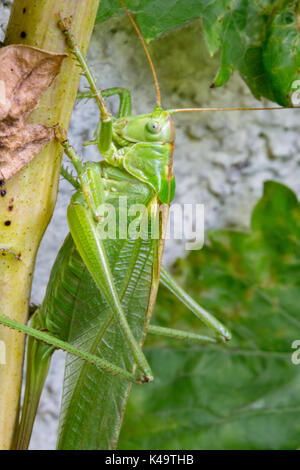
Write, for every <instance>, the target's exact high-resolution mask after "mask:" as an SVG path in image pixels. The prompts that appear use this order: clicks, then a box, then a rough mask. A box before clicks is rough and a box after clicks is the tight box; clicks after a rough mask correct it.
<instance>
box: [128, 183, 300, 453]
mask: <svg viewBox="0 0 300 470" xmlns="http://www.w3.org/2000/svg"><path fill="white" fill-rule="evenodd" d="M299 239H300V206H299V202H298V200H297V198H296V196H295V194H294V193H293V192H292V191H291V190H290V189H288V188H287V187H285V186H283V185H281V184H279V183H275V182H266V183H265V186H264V194H263V197H262V198H261V200H260V201H259V202H258V204H257V205H256V207H255V209H254V211H253V216H252V223H251V232H249V233H244V232H237V231H225V230H223V231H213V232H211V233H210V235H209V242H208V243H207V244H206V245H205V247H204V249H202V250H200V251H197V252H194V251H193V252H191V253H190V254H189V256H188V257H187V258H186V259H183V260H179V261H178V262H177V263H176V266H175V273H176V274H177V277H178V278H179V279H180V280H181V283H182V284H183V285H185V287H186V288H187V290H188V291H189V293H190V294H192V295H193V296H194V297H195V298H196V299H197V300H198V301H199V302H200V303H201V304H202V305H203V306H204V307H205V308H207V309H209V310H210V311H212V312H214V313H216V315H217V316H218V318H220V319H221V320H222V321H223V322H224V323H225V324H227V326H229V327H230V328H231V331H232V333H233V339H232V342H231V343H229V344H228V345H226V346H221V345H220V346H213V347H212V346H209V347H202V348H201V347H196V346H183V345H181V346H177V347H176V346H175V347H174V344H173V348H171V347H170V342H167V343H163V344H162V343H161V342H160V341H159V342H154V343H152V344H150V345H148V349H146V351H147V355H148V357H150V362H151V365H152V367H153V371H154V374H155V377H156V379H155V382H154V383H153V384H151V385H149V386H147V387H140V388H138V387H134V388H133V391H132V395H131V398H130V402H129V406H128V408H127V413H126V415H125V422H124V426H123V429H122V433H121V440H120V448H122V449H132V448H134V449H158V448H159V449H296V448H298V447H299V440H300V439H299V435H300V395H299V386H300V365H298V366H297V365H294V364H293V363H292V360H291V357H292V353H293V349H292V348H291V345H292V343H293V341H294V340H297V339H300V311H299V297H300V244H299ZM167 311H169V312H171V313H170V314H169V313H167ZM156 318H157V320H158V321H159V323H160V324H163V325H164V324H165V323H166V322H169V321H170V319H171V320H172V321H171V324H172V326H175V327H178V326H181V327H184V328H186V329H188V328H189V329H191V327H193V328H195V329H197V330H201V327H200V328H199V324H197V323H196V321H195V320H194V319H193V317H192V316H191V314H190V313H189V312H187V311H186V309H185V307H184V306H182V305H180V304H178V303H177V301H176V300H175V299H174V298H173V297H172V296H171V294H168V293H167V292H166V291H165V290H161V291H160V295H159V300H158V307H157V312H156Z"/></svg>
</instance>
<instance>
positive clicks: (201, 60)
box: [0, 0, 300, 449]
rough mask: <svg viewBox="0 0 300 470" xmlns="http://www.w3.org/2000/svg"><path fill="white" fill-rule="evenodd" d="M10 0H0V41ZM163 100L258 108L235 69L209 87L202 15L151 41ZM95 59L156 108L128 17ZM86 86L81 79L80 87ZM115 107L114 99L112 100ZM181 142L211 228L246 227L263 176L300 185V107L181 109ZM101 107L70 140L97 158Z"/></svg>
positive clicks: (47, 413)
mask: <svg viewBox="0 0 300 470" xmlns="http://www.w3.org/2000/svg"><path fill="white" fill-rule="evenodd" d="M11 3H12V2H11V1H3V0H0V40H1V34H2V33H3V31H4V29H5V25H6V22H7V19H8V12H9V5H10V4H11ZM150 49H151V54H152V56H153V60H154V63H155V66H156V68H157V71H158V76H159V81H160V85H161V92H162V97H163V105H164V106H165V107H168V108H171V107H172V108H173V107H195V106H201V107H215V106H224V107H225V106H226V107H230V106H255V105H256V106H257V105H260V104H261V103H260V104H259V103H257V102H256V101H255V100H254V99H253V97H252V96H251V95H250V93H249V91H248V89H247V88H246V86H245V85H244V83H243V82H242V80H241V79H240V78H239V76H238V75H237V74H235V75H234V77H233V78H232V79H231V80H230V81H229V83H228V84H227V85H226V86H225V87H224V88H221V89H210V88H209V85H210V83H212V81H213V78H214V75H215V73H216V70H217V59H211V58H210V57H208V54H207V52H206V49H205V46H204V44H203V40H202V33H201V24H200V22H195V23H193V24H191V25H189V26H188V27H186V28H184V29H183V30H181V31H177V32H174V33H172V34H169V35H167V36H166V37H164V38H162V39H160V40H159V41H155V42H153V43H152V44H151V47H150ZM89 62H90V64H91V65H92V68H93V70H94V72H95V74H96V76H97V79H98V83H99V86H100V87H101V88H107V87H111V86H117V85H121V86H124V87H127V88H129V89H130V90H132V97H133V111H134V113H145V112H148V111H151V110H152V109H153V106H154V104H155V93H154V87H153V81H152V76H151V73H150V70H149V67H148V64H147V61H146V59H145V56H144V53H143V50H142V48H141V46H140V44H139V41H138V39H137V37H136V35H135V34H134V33H133V32H132V28H131V26H130V24H129V23H128V20H127V19H126V18H123V19H122V20H113V21H110V22H108V23H105V24H103V25H101V26H97V27H96V28H95V32H94V35H93V38H92V42H91V45H90V50H89ZM84 86H85V84H84V83H82V89H83V88H84ZM112 107H113V110H114V111H115V110H116V109H117V100H113V101H112ZM174 121H175V126H176V133H177V138H176V149H175V155H174V169H175V175H176V182H177V189H176V199H175V202H178V203H181V204H183V203H203V204H205V228H206V229H210V228H217V227H233V226H234V227H239V228H246V227H248V226H249V219H250V214H251V210H252V207H253V205H254V203H255V202H256V201H257V199H258V197H259V196H260V195H261V192H262V185H263V182H264V181H265V180H267V179H275V180H277V181H280V182H283V183H285V184H287V185H289V186H290V187H291V188H292V189H294V190H295V191H297V192H298V193H299V192H300V191H299V183H298V181H299V177H300V153H299V147H300V144H299V139H298V131H299V124H298V122H299V113H298V111H297V110H287V111H270V112H268V111H261V112H254V111H251V112H244V113H241V112H230V113H224V112H223V113H221V112H218V113H212V112H206V113H204V112H203V113H199V114H188V113H185V114H181V115H176V116H175V117H174ZM96 123H97V110H96V108H95V106H94V105H93V104H92V103H89V104H84V103H80V104H78V105H77V107H76V109H75V111H74V115H73V118H72V123H71V129H70V140H71V141H72V143H73V144H74V146H75V147H76V149H77V150H78V151H79V152H80V153H81V154H82V155H83V156H84V158H87V159H93V160H97V158H98V155H97V152H96V150H95V149H94V148H92V147H86V148H81V144H82V142H84V141H87V140H89V139H91V138H92V134H93V130H94V128H95V126H96ZM71 194H72V190H71V188H70V187H69V185H68V183H66V182H65V181H61V184H60V191H59V195H58V201H57V206H56V209H55V213H54V216H53V219H52V221H51V224H50V225H49V228H48V230H47V233H46V235H45V238H44V240H43V242H42V244H41V247H40V251H39V255H38V260H37V269H36V273H35V279H34V285H33V293H32V300H33V301H34V302H40V301H41V300H42V298H43V295H44V292H45V287H46V284H47V280H48V276H49V271H50V269H51V266H52V264H53V261H54V259H55V256H56V254H57V251H58V247H59V246H60V245H61V243H62V241H63V239H64V237H65V235H66V233H67V231H68V229H67V223H66V208H67V205H68V201H69V199H70V196H71ZM181 255H184V245H183V243H182V241H181V242H179V241H169V242H168V243H167V246H166V254H165V260H166V262H167V263H171V262H172V261H173V260H174V259H175V258H176V257H177V256H181ZM63 366H64V355H63V354H62V353H56V354H55V357H54V360H53V363H52V367H51V371H50V374H49V377H48V380H47V384H46V387H45V390H44V392H43V396H42V400H41V405H40V409H39V414H38V418H37V422H36V425H35V429H34V434H33V439H32V444H31V448H33V449H53V448H54V447H55V438H56V429H57V419H58V411H59V403H60V396H61V384H62V379H63Z"/></svg>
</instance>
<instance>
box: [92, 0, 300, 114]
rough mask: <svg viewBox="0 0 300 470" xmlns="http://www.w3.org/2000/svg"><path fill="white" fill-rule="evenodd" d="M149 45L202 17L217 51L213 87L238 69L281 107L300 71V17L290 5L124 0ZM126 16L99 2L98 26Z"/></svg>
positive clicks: (285, 1) (116, 6) (113, 0)
mask: <svg viewBox="0 0 300 470" xmlns="http://www.w3.org/2000/svg"><path fill="white" fill-rule="evenodd" d="M126 5H127V7H128V8H129V9H130V11H131V12H132V13H135V14H136V21H137V23H138V25H139V27H140V29H141V31H142V33H143V35H144V37H145V39H146V41H151V40H153V39H155V38H157V37H159V36H161V35H163V34H165V33H168V32H169V31H172V30H174V29H177V28H180V27H182V26H184V25H186V24H188V23H189V22H190V21H193V20H196V19H199V18H201V19H202V20H203V27H204V34H205V39H206V43H207V47H208V50H209V52H210V54H211V55H212V54H214V53H215V52H217V51H218V49H221V65H220V69H219V72H218V74H217V76H216V79H215V82H214V85H215V86H222V85H224V84H225V83H226V82H227V80H228V79H229V77H230V75H231V74H232V72H233V70H238V71H239V73H240V75H241V77H242V78H243V80H244V81H245V82H246V83H247V85H248V86H249V88H250V90H251V92H252V93H253V95H254V96H255V97H256V98H257V99H260V98H261V97H265V98H267V99H269V100H271V101H276V102H277V103H279V104H280V105H282V106H289V105H291V99H290V93H291V87H292V84H293V82H295V81H296V80H297V79H298V78H300V77H299V71H300V39H299V23H300V20H299V12H298V11H297V8H298V7H297V2H295V1H294V0H292V1H291V0H280V1H275V0H188V1H186V0H164V1H163V2H162V1H161V0H127V1H126ZM123 13H124V10H123V9H122V6H121V5H120V2H119V0H102V1H101V3H100V8H99V11H98V16H97V21H104V20H106V19H108V18H110V17H112V16H119V15H121V14H123Z"/></svg>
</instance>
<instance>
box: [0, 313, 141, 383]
mask: <svg viewBox="0 0 300 470" xmlns="http://www.w3.org/2000/svg"><path fill="white" fill-rule="evenodd" d="M0 324H1V325H4V326H7V327H8V328H12V329H14V330H17V331H20V332H21V333H25V334H26V335H28V336H30V337H32V338H35V339H36V340H38V341H39V342H40V341H42V342H43V343H46V344H47V345H50V346H51V347H52V348H54V349H61V350H62V351H65V352H67V353H70V354H72V355H73V356H76V357H79V358H80V359H82V360H84V361H86V362H89V363H90V364H94V365H95V366H97V367H99V368H100V369H102V370H104V371H106V372H108V373H110V374H112V375H117V376H120V377H123V378H124V379H126V380H129V381H130V382H135V381H136V380H135V378H134V377H133V375H132V374H131V373H130V372H127V371H126V370H124V369H121V368H120V367H118V366H116V365H114V364H112V363H110V362H108V361H106V360H105V359H101V358H100V357H98V356H95V355H93V354H90V353H89V352H87V351H84V350H82V349H78V348H76V347H75V346H73V345H72V344H69V343H67V342H66V341H62V340H61V339H58V338H56V337H55V336H52V335H50V334H49V333H46V332H45V331H41V330H38V329H36V328H31V327H30V326H27V325H22V324H21V323H18V322H16V321H14V320H12V319H11V318H8V317H6V316H3V315H0Z"/></svg>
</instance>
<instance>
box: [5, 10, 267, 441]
mask: <svg viewBox="0 0 300 470" xmlns="http://www.w3.org/2000/svg"><path fill="white" fill-rule="evenodd" d="M128 14H129V13H128ZM129 17H130V19H131V21H132V22H133V19H132V17H131V15H130V14H129ZM133 24H134V27H135V28H136V29H137V26H136V25H135V23H134V22H133ZM70 27H71V25H70V23H69V22H68V21H66V20H62V21H61V22H60V28H61V29H62V31H63V33H64V34H65V36H66V39H67V43H68V46H69V48H70V49H71V51H72V52H73V53H74V55H75V56H76V59H77V60H78V62H79V63H80V65H81V67H82V69H83V72H84V74H85V75H86V78H87V80H88V82H89V85H90V88H91V91H90V93H88V94H84V96H81V97H89V98H94V99H95V100H96V102H97V103H98V106H99V110H100V116H101V120H100V124H101V125H99V127H98V129H97V133H96V139H95V142H94V143H95V144H97V145H98V148H99V151H100V153H101V154H102V156H103V158H104V161H102V162H101V163H99V164H98V163H97V164H95V163H91V162H88V163H85V164H83V163H82V162H81V160H80V158H79V157H78V156H77V154H76V153H75V151H74V150H73V148H72V147H71V146H70V144H69V142H68V141H67V139H66V137H65V136H64V133H63V132H61V131H60V130H59V129H58V130H57V138H58V139H59V140H60V141H61V143H62V145H63V147H64V149H65V152H66V154H67V155H68V156H69V158H70V159H71V161H72V163H73V165H74V167H75V169H76V172H77V175H78V179H74V178H72V177H71V176H70V175H68V173H66V171H65V170H62V172H63V174H64V176H65V177H66V178H67V179H68V180H69V181H70V183H71V184H73V185H74V186H75V188H76V189H77V191H76V193H75V194H74V196H73V197H72V200H71V204H70V206H69V208H68V221H69V226H70V233H71V235H69V236H68V238H67V239H66V241H65V243H64V245H63V247H62V249H61V250H60V252H59V255H58V257H57V260H56V263H55V265H54V267H53V270H52V273H51V278H50V282H49V285H48V289H47V294H46V297H45V299H44V301H43V304H42V305H41V307H40V308H39V309H38V310H37V311H36V313H35V314H34V316H33V318H32V322H31V327H26V326H24V325H19V324H16V323H15V322H14V321H12V320H10V319H6V318H3V317H0V322H1V323H2V324H4V325H6V326H9V327H11V328H16V329H19V330H20V331H22V332H24V333H26V334H28V335H29V336H30V338H29V343H28V352H27V379H26V380H27V382H26V392H25V399H24V405H23V414H22V420H21V424H20V427H19V430H18V433H17V437H16V447H17V448H26V447H27V446H28V443H29V439H30V434H31V429H32V425H33V421H34V417H35V414H36V409H37V406H38V402H39V398H40V393H41V391H42V387H43V384H44V380H45V378H46V375H47V372H48V368H49V364H50V359H51V355H52V353H53V351H54V350H55V349H57V348H60V349H63V350H66V351H67V352H69V353H70V354H71V355H72V357H73V359H71V360H69V365H68V367H69V369H70V370H71V372H70V375H72V374H73V375H75V376H76V374H78V368H80V366H78V363H79V364H81V366H82V367H85V368H88V372H86V375H87V376H90V377H92V379H91V380H92V381H93V383H94V384H97V383H99V384H100V385H101V387H102V390H104V391H105V392H104V393H106V394H107V393H108V392H107V390H108V385H110V387H112V385H111V381H112V380H115V382H113V385H114V386H115V387H116V388H117V389H118V393H117V395H118V400H119V402H120V406H119V409H121V411H119V412H118V413H119V418H118V420H119V422H120V421H121V420H122V413H123V412H124V407H125V403H126V398H127V396H128V392H129V383H130V382H136V383H142V382H148V381H150V380H152V372H151V370H150V367H149V365H148V363H147V360H146V358H145V356H144V355H143V352H142V350H141V344H142V342H143V339H144V335H145V331H146V330H147V328H148V332H149V333H153V334H161V335H165V336H169V337H175V338H178V339H190V340H194V341H198V342H200V343H205V342H218V341H227V340H229V339H230V333H229V332H228V331H227V330H226V328H225V327H224V326H223V325H221V324H220V323H219V322H218V321H217V320H216V319H214V317H212V316H211V315H210V314H208V313H207V312H205V311H204V310H203V309H201V307H200V306H198V305H197V304H196V303H195V302H193V300H192V299H191V298H190V297H189V296H188V295H187V294H186V293H185V292H183V291H182V289H181V288H180V287H179V286H178V285H177V284H176V283H175V281H174V280H173V279H172V278H171V276H170V275H169V274H168V273H167V271H166V270H165V269H163V268H162V269H161V255H162V249H163V243H164V230H165V226H166V221H167V217H168V206H169V204H170V202H171V201H172V199H173V196H174V177H173V173H172V152H173V147H174V131H173V124H172V120H171V114H173V113H175V112H183V111H203V109H186V110H184V109H182V110H181V109H176V110H168V111H164V110H163V109H162V107H161V103H160V93H159V87H158V83H157V79H156V75H155V71H154V68H153V66H152V62H151V58H150V56H149V54H148V52H147V48H146V46H145V44H144V42H143V39H142V38H141V39H142V43H143V45H144V47H145V50H146V52H147V55H148V58H149V61H150V65H151V67H152V70H153V73H154V78H155V83H156V90H157V106H156V107H155V109H154V111H153V112H152V113H150V114H145V115H142V116H132V115H131V100H130V93H129V91H128V90H124V89H121V88H113V89H109V90H104V91H102V92H100V91H99V90H98V89H97V85H96V82H95V80H94V78H93V75H92V73H91V71H90V69H89V67H88V65H87V63H86V62H85V60H84V58H83V57H82V55H81V52H80V51H79V50H78V48H77V46H76V42H75V40H74V38H73V37H72V34H71V33H70ZM137 31H138V29H137ZM138 34H139V36H140V37H141V35H140V33H139V31H138ZM113 94H118V95H119V96H120V108H119V114H118V117H117V118H113V117H112V116H111V114H110V112H109V111H108V109H107V107H106V104H105V101H104V99H105V98H106V97H109V96H112V95H113ZM235 109H240V108H235ZM251 109H253V108H251ZM257 109H258V108H257ZM121 196H122V197H123V196H126V197H127V198H128V200H129V203H131V204H134V203H135V204H136V203H139V204H143V205H144V206H145V207H146V208H147V215H149V214H150V220H151V222H152V223H153V224H154V226H156V227H157V228H158V232H159V235H160V237H159V239H151V237H148V238H146V239H145V240H144V239H138V240H131V239H129V238H127V239H125V240H124V239H120V238H118V237H117V239H116V240H109V239H108V240H103V239H102V238H101V237H99V229H100V227H101V224H102V223H103V215H102V214H101V213H100V212H99V207H100V206H101V205H102V204H103V203H107V202H108V203H109V204H111V205H112V206H114V207H115V208H116V209H117V202H118V199H119V198H120V197H121ZM160 208H162V210H161V211H159V209H160ZM130 222H131V221H130V220H128V225H129V223H130ZM142 222H143V221H142ZM141 225H143V224H142V223H141ZM144 229H145V230H146V232H147V233H148V234H149V220H147V221H146V222H145V223H144ZM3 250H4V248H3ZM5 250H6V251H7V254H13V253H9V252H11V251H12V250H11V249H5ZM16 262H21V260H18V259H16ZM160 270H161V278H160V280H161V282H162V283H163V284H164V285H166V286H167V287H168V288H169V289H170V290H171V291H172V292H173V293H174V294H175V295H176V296H177V297H178V298H179V299H180V300H181V301H183V302H184V303H185V304H186V305H187V306H188V307H189V308H190V310H191V311H193V312H194V313H195V314H196V315H197V316H198V317H199V318H200V319H201V320H203V321H204V322H205V323H206V324H207V325H208V326H210V327H212V328H213V330H214V331H215V333H216V339H214V338H209V337H203V336H200V335H196V334H194V333H188V332H181V331H175V330H171V329H167V328H160V327H151V326H148V324H149V321H150V316H151V311H152V308H153V305H154V302H155V297H156V291H157V287H158V282H159V274H160ZM79 290H81V297H80V296H79V295H78V291H79ZM83 292H86V293H88V294H89V295H87V296H86V299H84V297H83ZM136 292H138V293H139V294H138V295H137V294H136ZM91 297H94V299H96V304H97V305H96V306H95V305H92V307H93V310H94V313H95V315H94V317H93V318H92V320H93V321H94V324H93V327H92V329H93V334H92V335H91V338H90V337H88V336H89V333H88V332H87V329H85V328H84V325H83V324H81V323H80V321H81V320H82V321H83V322H84V320H88V319H89V318H91V317H90V312H89V308H90V305H89V303H90V302H91ZM78 302H81V307H80V308H79V307H78V306H77V303H78ZM75 304H76V305H75ZM79 315H81V317H82V318H81V319H80V317H79ZM84 317H86V318H84ZM111 327H112V330H111V329H110V328H111ZM97 328H98V329H97ZM99 328H100V329H101V328H103V331H104V332H103V334H102V336H101V338H100V340H99V338H98V342H97V344H96V345H95V341H94V338H95V331H96V332H98V331H99ZM97 334H98V333H97ZM97 334H96V336H97ZM82 336H87V337H88V338H87V339H86V338H84V341H82ZM107 337H108V338H110V340H111V341H112V342H113V343H114V344H116V342H117V343H119V344H120V343H121V347H120V349H121V350H120V357H119V358H117V360H116V361H114V360H110V359H111V357H110V356H112V358H114V354H115V350H114V349H113V350H112V352H109V351H108V350H109V349H110V345H109V344H107V342H108V341H107ZM91 341H92V342H93V347H91ZM101 342H103V343H104V346H103V345H102V347H103V348H104V351H103V350H101V351H100V349H101V348H99V344H100V343H101ZM82 345H83V347H80V346H82ZM98 348H99V349H98ZM74 356H75V357H76V356H77V357H78V359H79V361H77V362H76V363H75V369H77V370H75V372H74V367H73V366H74V364H73V362H74ZM80 359H81V360H83V361H84V362H82V361H80ZM82 364H84V365H82ZM95 365H96V366H97V367H95ZM135 365H136V368H135ZM72 368H73V370H72ZM91 371H93V372H91ZM103 371H105V374H104V373H103ZM80 373H82V370H80ZM96 376H97V377H98V378H97V379H96ZM99 377H100V378H101V380H98V379H99ZM111 377H114V379H112V378H111ZM67 381H69V379H68V377H67ZM74 384H75V385H74ZM76 387H77V382H76V380H75V381H73V383H72V384H71V387H69V388H68V385H67V387H66V390H67V392H66V394H65V398H64V410H63V418H62V421H61V430H60V438H59V444H58V447H59V448H79V445H80V446H81V448H87V444H86V442H87V441H86V440H85V441H83V440H82V438H81V436H80V435H81V434H82V429H83V427H82V426H83V424H82V423H83V421H84V416H83V415H84V413H86V409H87V408H85V409H84V411H83V412H82V416H81V418H80V419H81V422H80V423H79V424H78V423H77V424H76V426H77V427H76V426H74V422H75V421H76V419H77V416H76V412H75V410H76V406H77V405H75V404H74V403H75V401H74V400H75V398H74V400H73V397H71V399H70V397H67V398H66V396H67V395H68V394H69V395H72V393H73V391H74V390H75V389H76V392H78V387H77V388H76ZM96 392H97V390H96ZM82 395H85V396H86V394H85V392H83V393H82ZM91 397H92V398H90V401H89V404H88V406H90V404H91V403H93V400H94V395H91ZM72 400H73V402H72ZM77 402H79V403H80V398H79V401H78V393H77ZM99 406H100V405H99ZM95 414H96V412H95ZM72 415H73V420H72V419H71V418H72ZM84 425H85V426H87V424H86V423H85V424H84ZM72 428H73V431H72ZM75 428H76V429H75ZM74 429H75V431H74ZM72 432H73V436H72ZM117 435H118V430H115V431H114V432H113V433H112V434H111V436H109V437H106V440H107V447H110V448H113V447H115V445H116V441H117ZM70 436H71V437H70ZM88 438H89V440H90V444H89V445H90V448H93V447H94V446H95V445H97V448H105V447H104V445H103V442H104V439H103V437H101V439H102V440H101V439H100V441H98V442H96V444H95V443H94V442H93V441H91V436H88ZM80 439H81V440H80Z"/></svg>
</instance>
